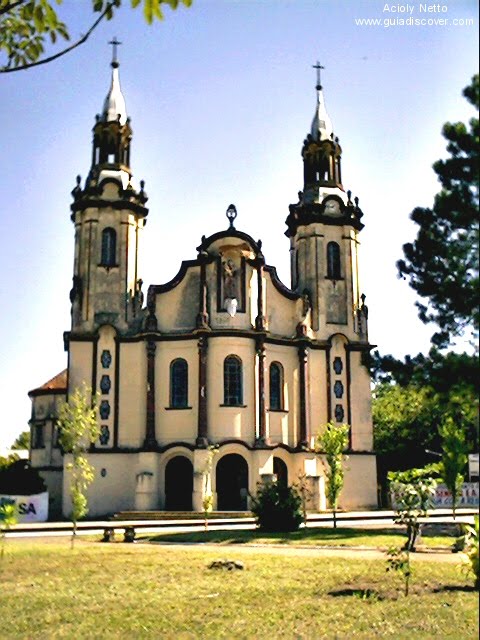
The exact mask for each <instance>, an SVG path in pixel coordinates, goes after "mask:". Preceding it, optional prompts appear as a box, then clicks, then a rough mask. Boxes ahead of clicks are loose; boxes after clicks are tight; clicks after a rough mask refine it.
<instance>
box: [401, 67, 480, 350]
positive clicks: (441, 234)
mask: <svg viewBox="0 0 480 640" xmlns="http://www.w3.org/2000/svg"><path fill="white" fill-rule="evenodd" d="M463 95H464V96H465V97H466V98H467V100H468V101H469V102H470V103H471V104H472V105H473V106H474V107H475V108H476V110H477V112H478V108H479V76H478V74H477V75H475V76H474V77H473V78H472V82H471V84H470V85H469V86H468V87H466V88H465V89H464V91H463ZM479 131H480V127H479V120H478V116H475V117H473V118H472V119H471V120H470V121H469V125H468V128H467V126H466V125H465V124H464V123H462V122H456V123H453V124H452V123H450V122H447V123H446V124H445V125H444V127H443V136H444V137H445V138H446V140H447V141H448V145H447V151H448V153H449V154H450V157H448V158H447V159H446V160H439V161H437V162H435V164H434V165H433V169H434V171H435V173H436V174H437V176H438V179H439V181H440V183H441V186H442V189H441V191H440V193H438V194H437V195H436V196H435V200H434V204H433V207H432V208H421V207H417V208H416V209H414V210H413V212H412V213H411V215H410V218H411V219H412V220H413V221H414V222H415V223H416V224H417V225H418V226H419V229H418V235H417V238H416V239H415V241H414V242H413V243H408V244H405V245H404V246H403V252H404V256H405V258H404V259H402V260H399V261H398V262H397V267H398V271H399V275H400V276H402V277H403V278H408V279H409V284H410V286H411V287H412V288H413V289H414V290H415V291H416V292H417V293H418V295H419V296H420V297H421V298H423V299H424V300H425V302H424V301H422V302H417V303H416V305H417V307H418V311H419V317H420V319H421V320H422V321H423V322H425V323H428V322H436V323H437V324H438V326H439V328H440V331H439V332H437V333H436V334H435V335H434V336H433V338H432V342H433V343H434V344H437V345H439V346H446V345H447V344H448V343H449V342H451V341H452V339H453V338H455V337H457V336H461V335H464V333H465V332H466V331H469V330H471V331H473V334H474V335H475V334H478V326H479V296H478V290H479V289H478V284H479V275H478V232H479V224H478V205H479V190H478V168H479V161H478V159H479V157H478V150H479V148H480V147H479Z"/></svg>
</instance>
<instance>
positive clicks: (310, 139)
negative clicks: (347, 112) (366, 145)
mask: <svg viewBox="0 0 480 640" xmlns="http://www.w3.org/2000/svg"><path fill="white" fill-rule="evenodd" d="M314 68H315V69H316V71H317V84H316V92H317V100H316V109H315V113H314V117H313V121H312V125H311V128H310V132H309V133H308V135H307V137H306V138H305V140H304V142H303V147H302V158H303V167H304V173H303V175H304V184H303V191H300V192H299V194H298V202H297V203H296V204H292V205H290V207H289V209H290V213H289V216H288V217H287V220H286V224H287V231H286V235H287V237H289V238H290V259H291V278H292V289H293V290H294V291H296V292H297V293H299V294H301V295H306V296H307V297H308V299H309V303H310V306H311V309H312V330H313V331H314V334H315V337H316V338H317V339H320V340H326V339H328V338H329V336H331V335H332V334H334V333H343V334H344V335H346V336H347V337H348V338H349V339H350V340H352V339H353V340H358V339H359V338H360V339H362V340H366V339H367V336H366V307H365V305H364V303H363V300H364V297H363V299H362V296H361V295H360V289H359V279H358V246H359V240H358V234H359V232H360V231H361V229H362V228H363V224H362V223H361V218H362V215H363V214H362V211H361V210H360V208H359V206H358V198H355V200H354V201H352V198H351V192H350V191H347V192H345V190H344V188H343V184H342V173H341V156H342V148H341V147H340V143H339V139H338V137H336V136H335V134H334V130H333V126H332V122H331V120H330V117H329V115H328V113H327V109H326V106H325V98H324V95H323V87H322V85H321V81H320V72H321V70H322V69H323V68H324V67H322V66H321V65H320V64H319V63H318V62H317V64H316V65H314ZM362 309H364V311H363V314H364V315H365V318H364V319H363V320H362V321H360V319H361V315H362V311H361V310H362Z"/></svg>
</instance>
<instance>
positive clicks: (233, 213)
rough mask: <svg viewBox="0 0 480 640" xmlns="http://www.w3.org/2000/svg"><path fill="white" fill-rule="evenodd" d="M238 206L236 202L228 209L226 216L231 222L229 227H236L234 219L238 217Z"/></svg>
mask: <svg viewBox="0 0 480 640" xmlns="http://www.w3.org/2000/svg"><path fill="white" fill-rule="evenodd" d="M237 215H238V214H237V208H236V207H235V205H234V204H229V205H228V209H227V213H226V216H227V218H228V220H229V222H230V226H229V229H235V227H234V226H233V221H234V220H235V218H236V217H237Z"/></svg>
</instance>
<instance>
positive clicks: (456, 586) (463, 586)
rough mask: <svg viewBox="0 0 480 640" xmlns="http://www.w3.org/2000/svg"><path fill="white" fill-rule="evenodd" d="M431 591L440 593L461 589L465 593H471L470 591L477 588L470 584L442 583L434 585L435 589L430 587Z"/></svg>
mask: <svg viewBox="0 0 480 640" xmlns="http://www.w3.org/2000/svg"><path fill="white" fill-rule="evenodd" d="M432 591H433V593H442V592H444V591H447V592H455V591H463V592H466V593H471V592H472V591H478V589H475V587H474V586H473V585H471V584H445V585H442V586H441V587H436V588H435V589H432Z"/></svg>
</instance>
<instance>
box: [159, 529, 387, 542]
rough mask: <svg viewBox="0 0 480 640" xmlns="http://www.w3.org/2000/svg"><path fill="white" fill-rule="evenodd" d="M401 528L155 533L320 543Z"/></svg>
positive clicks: (173, 538) (167, 538)
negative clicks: (283, 531)
mask: <svg viewBox="0 0 480 640" xmlns="http://www.w3.org/2000/svg"><path fill="white" fill-rule="evenodd" d="M398 533H399V532H398V530H393V529H387V528H386V529H374V530H368V529H355V528H347V527H345V528H342V527H339V528H337V529H333V528H332V529H328V528H323V527H322V528H319V529H311V528H307V529H299V530H298V531H290V532H285V533H282V532H269V531H262V530H261V529H254V530H245V531H238V530H237V531H221V530H220V531H212V530H210V531H188V532H184V533H165V534H157V535H155V536H152V537H151V540H152V541H154V542H178V543H182V542H213V543H223V544H245V543H249V542H251V543H255V542H256V541H258V540H259V539H262V540H270V541H272V542H278V543H281V544H288V543H289V542H302V541H304V540H305V541H307V540H308V542H309V543H310V544H311V543H312V542H314V543H318V544H327V545H328V544H329V543H335V542H338V541H341V540H342V539H345V538H348V539H350V540H355V539H356V538H360V537H363V538H365V537H368V538H374V537H376V536H379V535H391V534H394V535H396V536H398Z"/></svg>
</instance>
